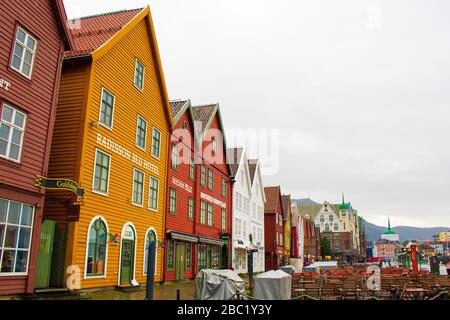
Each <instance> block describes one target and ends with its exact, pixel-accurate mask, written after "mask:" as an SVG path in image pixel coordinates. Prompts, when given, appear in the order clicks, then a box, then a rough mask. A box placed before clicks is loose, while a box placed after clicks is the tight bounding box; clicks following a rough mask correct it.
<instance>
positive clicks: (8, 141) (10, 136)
mask: <svg viewBox="0 0 450 320" xmlns="http://www.w3.org/2000/svg"><path fill="white" fill-rule="evenodd" d="M5 107H7V108H9V109H11V110H12V111H13V114H12V119H11V120H12V121H13V122H12V123H10V122H7V121H6V120H2V114H3V109H4V108H5ZM17 113H19V114H21V115H23V116H24V120H23V128H20V127H18V126H16V125H15V124H14V119H15V117H16V114H17ZM2 123H4V124H5V125H7V126H9V127H10V128H11V130H10V133H9V137H8V140H7V141H6V142H7V145H6V155H1V154H0V158H3V159H7V160H10V161H13V162H16V163H20V162H21V159H22V150H23V141H24V137H25V131H26V126H27V114H26V113H25V112H22V111H19V110H18V109H17V108H14V107H12V106H11V105H9V104H7V103H3V104H2V108H1V109H0V125H1V124H2ZM14 129H17V130H19V131H21V132H22V138H21V140H20V149H19V157H18V159H17V160H16V159H12V158H10V157H9V152H10V150H11V144H12V134H13V131H14ZM2 140H3V139H2Z"/></svg>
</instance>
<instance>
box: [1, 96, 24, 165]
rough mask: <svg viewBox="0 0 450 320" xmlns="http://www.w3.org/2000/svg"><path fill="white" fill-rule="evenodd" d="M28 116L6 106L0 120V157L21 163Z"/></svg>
mask: <svg viewBox="0 0 450 320" xmlns="http://www.w3.org/2000/svg"><path fill="white" fill-rule="evenodd" d="M25 122H26V115H25V114H24V113H22V112H20V111H18V110H16V109H14V108H12V107H10V106H9V105H6V104H4V105H3V110H2V114H1V118H0V157H2V158H6V159H9V160H12V161H16V162H19V161H20V155H21V153H22V144H23V135H24V133H25Z"/></svg>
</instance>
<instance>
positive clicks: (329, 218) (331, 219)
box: [328, 214, 334, 222]
mask: <svg viewBox="0 0 450 320" xmlns="http://www.w3.org/2000/svg"><path fill="white" fill-rule="evenodd" d="M333 218H334V217H333V215H332V214H330V216H329V217H328V220H330V222H333V221H334V219H333Z"/></svg>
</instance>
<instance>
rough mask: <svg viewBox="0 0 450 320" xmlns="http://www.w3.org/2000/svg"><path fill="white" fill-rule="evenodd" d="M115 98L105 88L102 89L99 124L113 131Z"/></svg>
mask: <svg viewBox="0 0 450 320" xmlns="http://www.w3.org/2000/svg"><path fill="white" fill-rule="evenodd" d="M114 103H115V97H114V96H113V95H112V94H111V93H110V92H109V91H108V90H106V89H105V88H102V102H101V106H100V119H99V123H100V124H102V125H104V126H105V127H107V128H108V129H112V127H113V117H114Z"/></svg>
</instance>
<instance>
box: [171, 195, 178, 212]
mask: <svg viewBox="0 0 450 320" xmlns="http://www.w3.org/2000/svg"><path fill="white" fill-rule="evenodd" d="M170 213H171V214H176V213H177V190H175V189H170Z"/></svg>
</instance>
